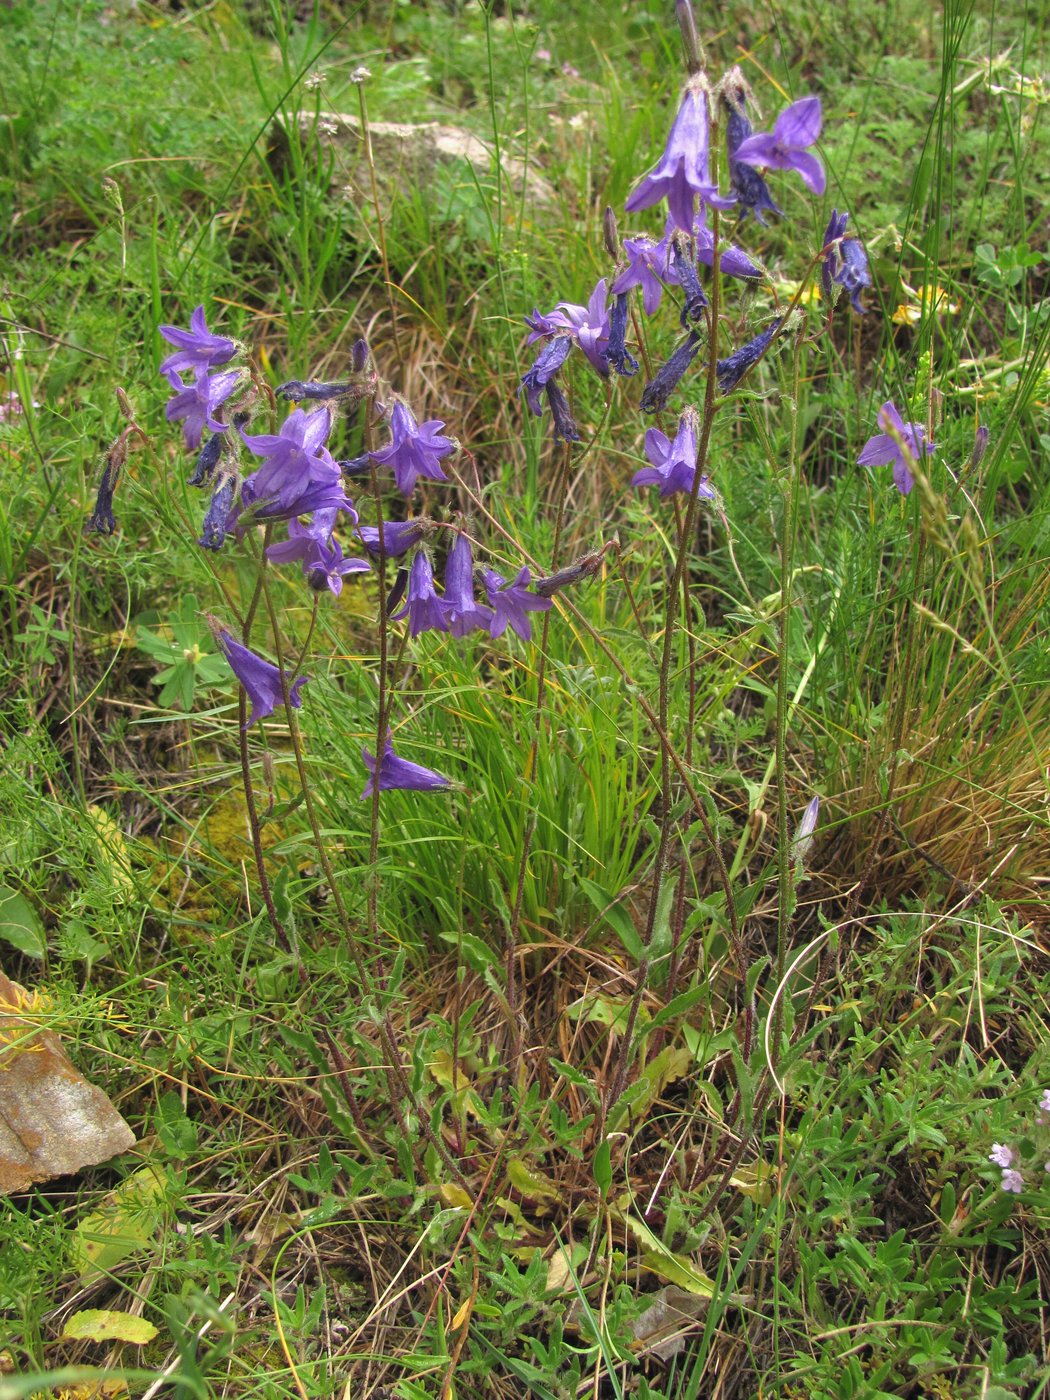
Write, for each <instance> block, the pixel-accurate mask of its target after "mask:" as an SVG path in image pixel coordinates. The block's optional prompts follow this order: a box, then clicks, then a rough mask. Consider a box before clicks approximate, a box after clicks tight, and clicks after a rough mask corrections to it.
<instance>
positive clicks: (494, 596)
mask: <svg viewBox="0 0 1050 1400" xmlns="http://www.w3.org/2000/svg"><path fill="white" fill-rule="evenodd" d="M531 578H532V575H531V574H530V573H529V570H528V567H525V568H522V569H520V570H519V571H518V575H517V577H516V578H515V579H514V580H513V581H512V582H510V583H507V581H506V580H505V579H504V578H503V575H502V574H498V573H497V572H496V570H495V569H483V570H482V573H481V579H482V582H483V583H484V585H485V593H486V595H487V596H488V600H489V602H490V603H491V604H492V623H491V625H490V628H489V631H490V633H491V635H492V636H493V637H501V636H502V635H503V633H504V632H505V631H506V630H507V628H508V626H509V627H510V628H511V629H512V630H513V631H515V632H517V634H518V636H519V637H520V638H521V640H522V641H523V642H528V641H531V639H532V623H531V622H530V621H529V618H528V614H529V613H530V612H546V611H547V610H548V608H550V607H551V606H552V603H551V600H550V598H539V597H537V596H536V594H535V593H530V592H529V583H530V581H531Z"/></svg>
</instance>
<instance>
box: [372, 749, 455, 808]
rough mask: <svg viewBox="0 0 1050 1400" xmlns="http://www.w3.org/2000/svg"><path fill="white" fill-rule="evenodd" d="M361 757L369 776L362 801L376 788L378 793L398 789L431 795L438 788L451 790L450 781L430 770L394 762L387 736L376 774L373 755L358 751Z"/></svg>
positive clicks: (399, 760) (395, 758) (406, 760)
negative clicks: (449, 788)
mask: <svg viewBox="0 0 1050 1400" xmlns="http://www.w3.org/2000/svg"><path fill="white" fill-rule="evenodd" d="M361 757H362V758H363V759H364V763H365V767H366V768H367V769H368V771H369V773H370V774H371V776H370V777H369V779H368V782H367V783H366V784H365V790H364V792H362V794H361V796H362V798H365V797H371V795H372V793H373V792H374V791H375V790H376V788H378V789H379V791H380V792H389V791H390V790H391V789H392V788H402V789H405V790H406V791H408V792H433V791H435V790H436V789H438V788H447V787H451V786H452V779H451V778H446V777H445V775H444V774H443V773H437V772H435V771H434V769H433V768H424V767H423V765H422V764H421V763H410V762H409V760H408V759H407V758H398V756H397V754H396V753H395V752H394V745H393V743H392V741H391V739H390V736H389V734H388V735H387V739H386V746H385V747H384V749H383V757H382V758H381V759H380V760H379V765H378V771H377V768H376V760H375V754H373V753H370V752H369V750H368V749H362V750H361Z"/></svg>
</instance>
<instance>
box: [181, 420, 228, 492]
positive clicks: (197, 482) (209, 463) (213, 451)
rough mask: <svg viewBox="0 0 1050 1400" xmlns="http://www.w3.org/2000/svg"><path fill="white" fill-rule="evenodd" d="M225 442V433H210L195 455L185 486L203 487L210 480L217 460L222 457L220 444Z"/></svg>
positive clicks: (217, 463) (217, 462)
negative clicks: (195, 458) (191, 473)
mask: <svg viewBox="0 0 1050 1400" xmlns="http://www.w3.org/2000/svg"><path fill="white" fill-rule="evenodd" d="M225 440H226V431H225V429H223V431H222V432H221V433H212V434H211V436H210V437H209V438H208V440H207V442H205V444H204V446H203V447H202V448H201V450H200V452H199V453H198V454H197V461H196V463H195V464H194V468H193V475H192V476H191V477H190V478H189V480H188V481H187V482H186V485H187V486H204V485H206V483H207V482H208V481H209V480H210V478H211V474H212V472H213V471H214V470H215V468H216V467H217V466H218V465H219V458H220V456H221V455H222V444H223V443H224V442H225Z"/></svg>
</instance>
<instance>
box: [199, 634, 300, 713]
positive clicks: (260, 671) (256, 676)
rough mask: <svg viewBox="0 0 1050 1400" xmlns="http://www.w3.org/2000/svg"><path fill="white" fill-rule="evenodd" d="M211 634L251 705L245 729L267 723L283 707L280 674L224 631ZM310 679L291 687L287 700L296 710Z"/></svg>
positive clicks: (298, 681)
mask: <svg viewBox="0 0 1050 1400" xmlns="http://www.w3.org/2000/svg"><path fill="white" fill-rule="evenodd" d="M213 630H214V631H215V640H216V641H217V642H218V643H219V646H220V647H221V649H222V654H223V655H224V656H225V657H226V660H227V661H228V662H229V663H230V669H231V670H232V672H233V674H234V675H235V676H236V677H237V679H238V681H240V683H241V686H242V687H243V689H244V690H245V692H246V693H247V696H248V699H249V701H250V702H251V712H250V714H249V715H248V723H247V724H246V725H245V726H244V727H245V729H247V728H248V727H249V726H250V725H253V724H255V723H256V722H257V721H258V720H260V719H266V717H267V716H268V715H272V714H273V712H274V710H275V709H276V708H277V706H278V705H283V704H284V691H283V690H282V688H281V673H280V671H279V670H278V668H277V667H276V666H274V665H272V664H271V663H270V662H269V661H264V660H263V658H262V657H261V656H256V654H255V652H254V651H250V650H249V649H248V648H247V647H246V646H242V645H241V643H240V642H238V641H236V640H235V638H234V637H233V636H232V634H231V633H229V632H227V630H226V629H225V628H224V627H223V628H218V629H216V628H214V627H213ZM309 679H310V678H309V676H299V677H297V678H296V680H295V681H294V682H293V683H292V687H291V690H290V691H289V694H288V699H289V702H290V704H291V706H292V708H293V709H295V710H298V709H301V708H302V703H303V701H302V696H301V694H300V692H301V690H302V688H303V686H304V685H305V684H306V682H307V681H308V680H309Z"/></svg>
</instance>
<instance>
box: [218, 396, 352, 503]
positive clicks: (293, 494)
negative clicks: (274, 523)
mask: <svg viewBox="0 0 1050 1400" xmlns="http://www.w3.org/2000/svg"><path fill="white" fill-rule="evenodd" d="M331 429H332V415H331V414H330V413H329V411H328V409H327V408H322V409H320V410H318V411H317V412H316V413H307V412H306V410H305V409H302V408H297V409H295V411H294V412H292V413H289V415H288V417H287V418H286V419H285V420H284V422H283V423H282V424H281V431H280V432H279V433H277V434H273V433H246V432H245V431H244V429H243V428H242V429H241V437H242V438H243V439H244V441H245V444H246V445H247V447H248V450H249V452H251V453H252V454H253V455H254V456H256V457H261V458H262V459H263V465H262V466H261V467H260V468H259V470H258V471H257V472H253V474H252V475H251V476H250V477H249V478H248V480H247V482H246V483H245V485H246V486H250V488H251V489H250V491H249V492H248V496H249V497H250V499H251V502H253V503H256V502H258V503H262V502H264V501H271V500H272V501H273V502H275V503H276V505H277V506H278V507H279V508H280V509H282V510H286V509H289V508H291V507H292V506H293V505H295V504H296V503H297V502H301V501H302V500H303V498H304V497H305V496H307V495H308V494H309V493H311V492H312V491H314V490H315V489H316V488H319V487H320V488H330V487H338V486H339V483H340V480H341V475H340V471H339V467H338V466H337V464H336V462H335V461H334V460H333V458H332V454H331V453H330V452H329V451H328V448H327V447H326V446H325V443H326V442H327V441H328V434H329V433H330V432H331ZM339 489H340V490H341V489H342V488H341V487H340V488H339ZM316 508H317V507H316V506H307V505H303V504H299V505H298V507H297V509H296V510H295V512H294V513H295V514H296V515H304V514H306V512H307V511H308V510H311V509H316ZM258 514H259V518H260V519H261V518H262V514H261V512H259V513H258Z"/></svg>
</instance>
